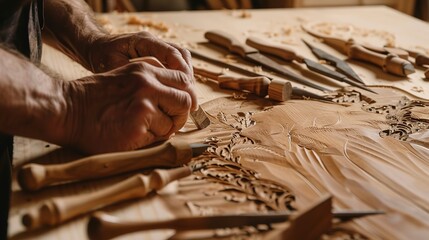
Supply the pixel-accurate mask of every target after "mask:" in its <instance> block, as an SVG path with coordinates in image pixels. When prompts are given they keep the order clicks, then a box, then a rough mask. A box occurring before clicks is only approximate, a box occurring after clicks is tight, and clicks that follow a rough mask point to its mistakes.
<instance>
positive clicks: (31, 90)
mask: <svg viewBox="0 0 429 240" xmlns="http://www.w3.org/2000/svg"><path fill="white" fill-rule="evenodd" d="M0 59H2V61H0V92H1V94H0V132H3V133H8V134H12V135H20V136H25V137H31V138H38V139H43V140H46V141H50V142H56V143H58V139H59V136H62V132H61V131H63V129H60V128H56V126H61V125H62V124H61V121H63V119H62V117H61V116H62V115H61V113H62V112H64V111H65V108H66V104H65V100H64V97H63V83H62V81H59V80H55V79H52V78H51V77H50V76H48V75H47V74H45V73H44V72H43V71H41V70H40V69H39V68H37V67H36V66H35V65H34V64H32V63H31V62H29V61H28V60H26V59H25V58H23V57H21V56H19V55H17V54H15V53H11V52H8V51H7V50H5V49H3V48H1V47H0Z"/></svg>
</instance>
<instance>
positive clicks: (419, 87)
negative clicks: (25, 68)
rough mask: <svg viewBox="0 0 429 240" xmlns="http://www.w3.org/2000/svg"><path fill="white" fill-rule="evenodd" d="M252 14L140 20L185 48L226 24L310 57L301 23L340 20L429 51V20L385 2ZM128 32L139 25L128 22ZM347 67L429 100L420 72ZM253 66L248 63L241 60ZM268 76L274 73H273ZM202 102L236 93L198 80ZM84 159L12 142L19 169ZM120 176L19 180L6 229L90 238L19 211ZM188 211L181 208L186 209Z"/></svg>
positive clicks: (159, 212) (156, 235)
mask: <svg viewBox="0 0 429 240" xmlns="http://www.w3.org/2000/svg"><path fill="white" fill-rule="evenodd" d="M250 13H251V17H249V18H241V17H240V16H241V12H239V11H238V12H235V11H213V12H208V11H201V12H169V13H147V14H145V13H138V15H139V16H140V17H142V18H147V19H151V20H152V21H154V22H165V23H167V25H168V26H169V28H170V29H171V31H170V32H169V33H158V34H159V36H160V37H163V38H165V40H167V41H173V42H176V43H178V44H180V45H182V46H184V47H191V48H195V46H197V45H196V44H197V43H198V42H204V41H206V40H205V39H204V37H203V34H204V32H205V31H207V30H214V29H222V30H226V31H228V32H229V33H231V34H233V35H235V36H236V37H238V38H239V39H241V40H243V41H244V39H245V38H246V37H247V36H250V35H252V36H259V37H265V38H269V39H270V40H272V41H276V42H279V43H289V44H291V46H292V47H294V48H295V49H299V51H300V52H301V53H302V54H303V55H305V56H307V57H309V58H313V59H314V56H313V55H312V54H311V52H310V51H309V50H308V49H306V47H305V46H304V45H303V44H302V43H301V42H300V39H301V37H305V38H310V39H311V37H310V36H308V35H306V34H304V33H303V32H302V31H301V30H300V27H299V26H300V24H301V23H305V22H311V21H323V22H337V23H343V24H353V25H354V26H355V27H358V28H362V29H368V30H376V31H379V32H382V31H386V32H388V33H391V34H393V35H394V37H395V42H396V43H397V44H398V45H399V46H403V47H417V48H421V47H423V48H424V47H425V46H426V47H427V48H426V49H427V50H429V45H428V43H429V26H428V25H427V23H424V22H422V21H419V20H416V19H414V18H412V17H409V16H407V15H405V14H402V13H399V12H397V11H395V10H392V9H389V8H386V7H358V8H325V9H290V10H289V9H288V10H259V11H250ZM102 18H103V19H108V20H109V22H110V24H111V25H112V26H117V27H119V26H122V25H123V23H124V22H126V18H127V15H121V14H110V15H105V16H103V17H102ZM127 30H130V31H134V30H136V29H135V28H133V27H129V28H128V29H127ZM318 46H320V47H321V48H323V49H325V50H326V51H329V52H330V53H332V54H335V55H337V56H339V57H341V58H343V59H344V58H345V57H344V56H342V55H341V54H339V53H338V52H336V51H335V50H333V49H332V48H329V47H327V46H325V45H323V44H318ZM196 50H199V51H201V52H205V53H207V54H210V55H212V56H213V57H219V58H222V57H224V55H225V54H226V53H225V52H222V53H221V52H216V51H214V50H211V49H208V48H205V47H204V46H200V47H198V48H197V49H196ZM43 62H44V63H45V64H46V65H48V66H49V67H50V68H52V69H53V70H54V71H56V72H58V73H60V74H61V75H62V76H63V77H64V78H65V79H68V80H71V79H75V78H79V77H82V76H85V75H88V74H90V73H89V72H88V71H86V70H85V69H83V68H82V67H80V66H79V65H77V64H76V63H74V62H72V61H71V60H69V59H68V58H66V57H65V56H64V55H62V54H60V53H58V52H56V51H54V50H52V49H51V48H48V47H45V49H44V55H43ZM194 62H195V64H197V65H199V66H205V67H208V68H213V69H215V70H216V69H217V70H219V68H217V67H213V66H208V65H205V64H204V63H203V62H201V61H199V60H194ZM349 63H350V65H351V66H352V67H353V68H354V69H355V71H356V72H357V73H358V74H359V75H360V76H361V77H362V79H363V80H364V81H365V82H366V83H367V84H369V85H372V84H374V85H394V86H397V87H399V88H402V89H404V90H407V91H409V92H411V93H412V94H414V95H416V96H418V97H421V98H426V99H427V98H429V83H428V82H427V80H424V79H422V76H423V71H422V69H417V72H416V73H414V74H412V75H410V76H409V78H408V79H406V78H401V77H394V76H391V75H389V74H386V73H383V72H382V71H381V70H380V69H379V68H377V67H375V66H371V65H368V64H365V63H360V62H356V61H349ZM242 66H244V67H247V68H249V69H252V67H251V66H250V65H243V64H242ZM287 66H288V67H289V68H290V69H291V70H292V71H295V72H297V73H300V74H305V75H308V72H307V71H306V70H305V68H300V67H296V66H295V67H290V65H287ZM268 74H270V73H268ZM323 84H325V86H326V87H328V88H331V89H335V88H336V87H339V86H344V85H338V84H337V83H336V82H334V81H327V80H323ZM197 89H198V93H199V101H200V102H206V101H209V100H212V99H214V98H217V97H221V96H229V95H231V93H232V91H226V90H220V89H218V88H216V87H213V85H207V84H204V83H201V82H198V83H197ZM78 157H80V156H79V155H78V154H77V153H74V152H72V151H69V150H67V149H62V148H59V147H57V146H54V145H52V144H48V143H45V142H42V141H38V140H33V139H25V138H19V137H17V138H16V139H15V154H14V163H15V166H16V167H19V166H21V165H22V164H23V163H26V162H29V161H36V162H44V163H55V162H64V161H69V160H71V159H76V158H78ZM121 178H123V176H119V177H114V178H109V179H105V180H103V181H91V182H84V183H79V184H71V185H69V186H63V187H54V188H50V189H47V190H43V191H41V192H38V193H25V192H22V191H21V190H20V189H19V186H18V185H17V183H16V181H14V183H13V194H12V209H11V211H10V226H9V232H10V233H9V234H10V236H11V237H12V239H23V238H39V239H85V238H86V235H85V227H86V221H87V218H86V216H83V217H80V218H77V219H75V220H72V221H69V222H67V223H65V224H62V225H61V226H59V227H57V228H53V229H47V230H42V231H32V232H26V231H25V230H24V228H23V226H22V225H21V224H20V216H21V214H22V213H23V212H25V211H26V210H27V209H28V208H30V207H34V206H37V205H38V204H39V203H40V202H41V201H42V200H44V199H47V198H49V197H52V196H61V195H73V194H77V193H84V192H91V191H93V190H95V189H98V188H100V187H103V186H106V185H109V184H111V183H113V182H115V181H118V179H121ZM108 210H109V211H110V212H114V213H115V214H116V215H117V216H120V217H124V218H132V219H152V220H154V219H160V218H163V217H165V216H171V215H172V213H171V209H170V210H168V209H167V208H166V207H165V206H163V205H162V203H161V202H160V201H157V197H156V196H154V197H151V198H148V199H142V200H138V201H132V202H129V203H123V204H119V205H118V206H114V207H110V208H108ZM182 210H183V209H182ZM171 234H172V232H171V231H152V232H148V233H146V234H132V235H128V236H127V237H126V239H165V238H168V237H169V236H170V235H171Z"/></svg>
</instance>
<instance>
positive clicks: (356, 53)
mask: <svg viewBox="0 0 429 240" xmlns="http://www.w3.org/2000/svg"><path fill="white" fill-rule="evenodd" d="M348 56H349V57H350V58H353V59H358V60H362V61H366V62H370V63H372V64H375V65H377V66H380V67H381V68H382V69H383V70H384V71H386V72H389V73H393V74H395V75H399V76H407V75H408V74H411V73H413V72H414V67H413V65H412V64H411V63H410V62H408V61H406V60H404V59H402V58H400V57H398V56H396V55H392V54H389V55H383V54H380V53H376V52H373V51H370V50H368V49H366V48H364V47H362V46H361V45H358V44H355V43H353V41H351V43H350V44H349V45H348Z"/></svg>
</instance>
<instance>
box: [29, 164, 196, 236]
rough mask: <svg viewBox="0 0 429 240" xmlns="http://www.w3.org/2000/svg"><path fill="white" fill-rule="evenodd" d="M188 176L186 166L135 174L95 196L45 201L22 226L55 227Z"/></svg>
mask: <svg viewBox="0 0 429 240" xmlns="http://www.w3.org/2000/svg"><path fill="white" fill-rule="evenodd" d="M191 173H192V170H191V169H190V168H189V167H187V166H185V167H180V168H175V169H170V170H155V171H153V172H152V173H151V174H150V175H149V176H146V175H143V174H137V175H134V176H132V177H130V178H128V179H125V180H123V181H122V182H119V183H117V184H114V185H112V186H109V187H107V188H104V189H101V190H99V191H96V192H92V193H86V194H81V195H77V196H68V197H56V198H52V199H49V200H47V201H45V202H44V203H43V204H42V206H41V207H40V208H39V209H38V210H37V211H33V212H29V213H27V214H25V215H24V216H23V218H22V222H23V224H24V225H25V226H26V227H27V228H29V229H35V228H39V227H43V226H55V225H58V224H60V223H62V222H64V221H66V220H68V219H71V218H73V217H76V216H79V215H82V214H84V213H87V212H90V211H93V210H95V209H99V208H102V207H105V206H109V205H112V204H116V203H119V202H122V201H125V200H130V199H135V198H142V197H144V196H146V195H147V194H148V193H150V192H152V191H153V190H160V189H162V188H163V187H165V186H166V185H167V184H168V183H171V182H173V181H175V180H178V179H181V178H183V177H186V176H189V175H190V174H191Z"/></svg>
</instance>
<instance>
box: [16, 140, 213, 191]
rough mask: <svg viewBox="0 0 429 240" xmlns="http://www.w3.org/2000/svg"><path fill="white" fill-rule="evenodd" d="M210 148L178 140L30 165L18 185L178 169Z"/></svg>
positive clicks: (40, 185)
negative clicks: (65, 161) (69, 160)
mask: <svg viewBox="0 0 429 240" xmlns="http://www.w3.org/2000/svg"><path fill="white" fill-rule="evenodd" d="M208 146H209V145H207V144H187V143H184V142H181V141H178V140H175V141H169V142H166V143H163V144H161V145H159V146H156V147H152V148H148V149H142V150H135V151H129V152H117V153H106V154H99V155H94V156H90V157H86V158H82V159H79V160H76V161H72V162H69V163H62V164H51V165H41V164H35V163H30V164H26V165H24V166H23V167H22V168H21V169H20V170H19V171H18V183H19V185H20V186H21V188H22V189H24V190H27V191H36V190H39V189H41V188H43V187H46V186H48V185H52V184H56V183H60V182H69V181H81V180H86V179H94V178H101V177H106V176H111V175H115V174H119V173H124V172H129V171H133V170H139V169H145V168H153V167H177V166H181V165H183V164H185V163H187V162H189V160H190V159H191V158H192V157H196V156H198V155H200V154H202V153H203V152H204V151H205V150H206V149H207V147H208Z"/></svg>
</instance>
